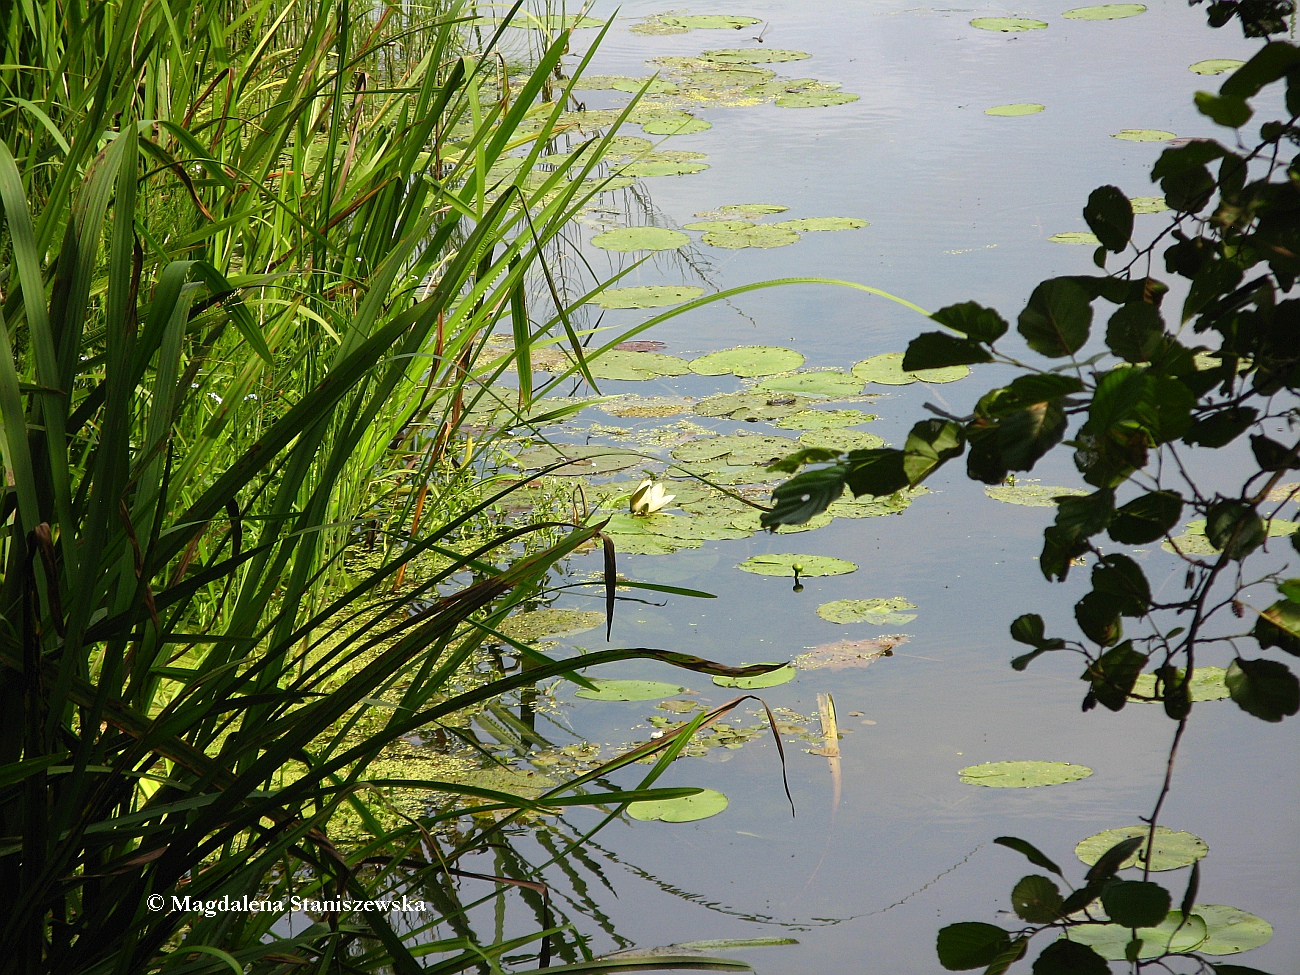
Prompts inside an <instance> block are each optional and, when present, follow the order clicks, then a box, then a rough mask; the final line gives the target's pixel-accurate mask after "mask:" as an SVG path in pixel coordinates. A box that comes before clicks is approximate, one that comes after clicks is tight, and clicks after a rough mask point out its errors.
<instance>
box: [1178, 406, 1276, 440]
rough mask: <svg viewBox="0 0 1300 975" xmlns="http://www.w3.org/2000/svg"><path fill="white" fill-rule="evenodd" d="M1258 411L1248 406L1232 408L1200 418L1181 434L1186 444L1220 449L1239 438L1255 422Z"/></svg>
mask: <svg viewBox="0 0 1300 975" xmlns="http://www.w3.org/2000/svg"><path fill="white" fill-rule="evenodd" d="M1257 416H1259V411H1258V410H1256V409H1254V408H1253V407H1250V406H1233V407H1229V408H1228V409H1226V410H1219V411H1218V412H1217V413H1211V414H1210V415H1209V416H1204V417H1201V418H1200V419H1198V420H1196V421H1194V422H1193V423H1192V426H1191V428H1190V429H1189V430H1188V431H1187V433H1185V434H1183V440H1184V442H1186V443H1189V444H1193V445H1198V446H1201V447H1222V446H1223V445H1224V444H1228V443H1231V442H1232V441H1233V440H1235V439H1236V438H1237V437H1239V436H1241V434H1242V433H1244V432H1245V431H1246V430H1247V429H1249V428H1250V425H1251V424H1252V423H1254V422H1255V417H1257Z"/></svg>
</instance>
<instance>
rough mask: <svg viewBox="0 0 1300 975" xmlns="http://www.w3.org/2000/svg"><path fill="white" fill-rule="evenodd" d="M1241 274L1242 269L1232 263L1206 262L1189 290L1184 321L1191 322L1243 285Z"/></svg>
mask: <svg viewBox="0 0 1300 975" xmlns="http://www.w3.org/2000/svg"><path fill="white" fill-rule="evenodd" d="M1241 273H1242V272H1241V268H1240V267H1239V266H1238V265H1237V264H1236V263H1234V262H1232V261H1228V260H1223V259H1219V258H1216V259H1213V260H1208V261H1205V262H1204V263H1203V264H1202V265H1201V266H1200V267H1199V268H1198V269H1197V271H1196V274H1195V275H1194V276H1193V277H1192V286H1191V287H1190V288H1188V289H1187V297H1186V298H1185V299H1184V300H1183V318H1182V320H1183V321H1184V322H1186V321H1190V320H1191V318H1192V316H1193V315H1197V314H1200V313H1201V312H1202V311H1205V310H1206V309H1207V308H1212V307H1215V305H1216V303H1217V302H1219V301H1220V300H1221V299H1222V298H1223V297H1224V296H1225V295H1228V294H1230V293H1231V292H1232V291H1233V290H1234V289H1236V287H1237V285H1239V284H1240V283H1241ZM1198 330H1199V326H1198Z"/></svg>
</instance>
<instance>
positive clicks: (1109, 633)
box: [1074, 591, 1124, 647]
mask: <svg viewBox="0 0 1300 975" xmlns="http://www.w3.org/2000/svg"><path fill="white" fill-rule="evenodd" d="M1074 618H1075V621H1076V622H1078V624H1079V629H1081V630H1083V633H1084V636H1086V637H1087V638H1088V639H1089V640H1091V641H1092V642H1093V643H1096V644H1098V645H1099V646H1103V647H1109V646H1113V645H1114V644H1115V642H1116V641H1117V640H1119V638H1120V637H1121V636H1122V635H1123V633H1124V628H1123V626H1122V625H1121V624H1120V620H1119V607H1117V606H1116V605H1115V601H1114V600H1113V599H1112V598H1111V597H1110V596H1109V595H1108V594H1107V593H1104V592H1095V591H1094V592H1090V593H1088V594H1086V595H1085V596H1084V597H1083V598H1082V599H1080V600H1079V601H1078V602H1077V603H1075V604H1074Z"/></svg>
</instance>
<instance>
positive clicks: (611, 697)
mask: <svg viewBox="0 0 1300 975" xmlns="http://www.w3.org/2000/svg"><path fill="white" fill-rule="evenodd" d="M591 682H592V683H593V684H595V685H596V687H595V690H592V689H591V688H587V687H582V688H579V689H578V691H577V693H576V694H574V697H581V698H586V699H587V700H588V701H657V700H659V699H660V698H664V697H672V696H674V695H676V694H680V693H681V692H682V691H684V690H685V688H684V687H681V686H680V685H678V684H666V683H664V682H663V681H661V680H596V679H593V680H592V681H591Z"/></svg>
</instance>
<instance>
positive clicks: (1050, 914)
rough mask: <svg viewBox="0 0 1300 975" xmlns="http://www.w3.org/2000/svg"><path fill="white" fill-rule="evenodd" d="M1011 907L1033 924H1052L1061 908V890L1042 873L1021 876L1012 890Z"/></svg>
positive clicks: (1023, 918) (1017, 914)
mask: <svg viewBox="0 0 1300 975" xmlns="http://www.w3.org/2000/svg"><path fill="white" fill-rule="evenodd" d="M1011 907H1012V909H1013V910H1014V911H1015V912H1016V916H1017V917H1019V918H1021V919H1022V920H1025V921H1029V922H1030V923H1031V924H1050V923H1051V922H1052V921H1055V920H1056V918H1057V912H1058V911H1060V909H1061V891H1060V889H1059V888H1057V886H1056V884H1054V883H1052V882H1051V881H1050V880H1048V879H1047V878H1046V877H1044V876H1042V875H1041V874H1036V873H1034V874H1030V875H1029V876H1028V877H1021V878H1020V882H1019V883H1017V884H1016V886H1015V888H1014V889H1013V890H1012V891H1011Z"/></svg>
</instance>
